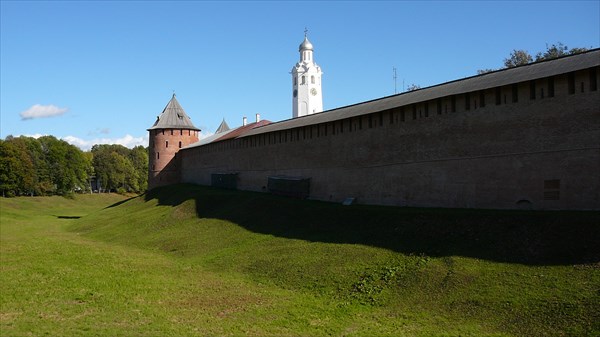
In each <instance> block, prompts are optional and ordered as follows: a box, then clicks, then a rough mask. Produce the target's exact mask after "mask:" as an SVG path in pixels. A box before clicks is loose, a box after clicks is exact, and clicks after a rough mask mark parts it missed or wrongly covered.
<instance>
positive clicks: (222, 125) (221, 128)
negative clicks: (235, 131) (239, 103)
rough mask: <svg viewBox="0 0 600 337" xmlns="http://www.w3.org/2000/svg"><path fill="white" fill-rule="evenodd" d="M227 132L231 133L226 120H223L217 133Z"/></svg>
mask: <svg viewBox="0 0 600 337" xmlns="http://www.w3.org/2000/svg"><path fill="white" fill-rule="evenodd" d="M225 131H229V125H227V122H226V121H225V118H223V121H222V122H221V125H219V127H218V128H217V131H215V133H221V132H225Z"/></svg>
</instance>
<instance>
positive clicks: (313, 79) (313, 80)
mask: <svg viewBox="0 0 600 337" xmlns="http://www.w3.org/2000/svg"><path fill="white" fill-rule="evenodd" d="M310 83H311V84H315V75H312V76H311V77H310Z"/></svg>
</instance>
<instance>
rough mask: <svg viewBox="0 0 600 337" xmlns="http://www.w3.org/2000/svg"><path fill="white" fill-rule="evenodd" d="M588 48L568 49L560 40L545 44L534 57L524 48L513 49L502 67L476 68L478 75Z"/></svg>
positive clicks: (583, 50)
mask: <svg viewBox="0 0 600 337" xmlns="http://www.w3.org/2000/svg"><path fill="white" fill-rule="evenodd" d="M588 50H589V49H588V48H582V47H575V48H571V49H569V47H567V46H566V45H564V44H563V43H562V42H557V43H553V44H551V45H548V44H546V50H545V51H544V52H537V53H536V54H535V58H534V57H533V56H532V55H531V54H530V53H529V52H528V51H527V50H524V49H513V51H512V52H511V53H510V54H509V55H508V57H507V58H505V59H504V61H503V63H504V67H502V68H500V69H479V70H477V74H478V75H482V74H486V73H489V72H492V71H496V70H501V69H507V68H514V67H518V66H522V65H526V64H529V63H533V62H540V61H545V60H551V59H555V58H559V57H562V56H567V55H574V54H579V53H583V52H586V51H588Z"/></svg>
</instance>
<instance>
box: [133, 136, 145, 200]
mask: <svg viewBox="0 0 600 337" xmlns="http://www.w3.org/2000/svg"><path fill="white" fill-rule="evenodd" d="M129 159H130V160H131V163H132V164H133V169H134V170H135V174H136V178H137V186H138V189H137V190H135V192H138V193H141V192H144V191H146V189H147V188H148V149H147V148H145V147H143V146H136V147H134V148H133V149H131V151H130V152H129Z"/></svg>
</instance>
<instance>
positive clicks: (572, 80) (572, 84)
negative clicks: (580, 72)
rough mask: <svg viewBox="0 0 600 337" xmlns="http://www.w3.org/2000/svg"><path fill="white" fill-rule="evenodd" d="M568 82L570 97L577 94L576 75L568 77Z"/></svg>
mask: <svg viewBox="0 0 600 337" xmlns="http://www.w3.org/2000/svg"><path fill="white" fill-rule="evenodd" d="M567 82H568V90H569V95H572V94H574V93H575V73H569V74H568V75H567Z"/></svg>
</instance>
